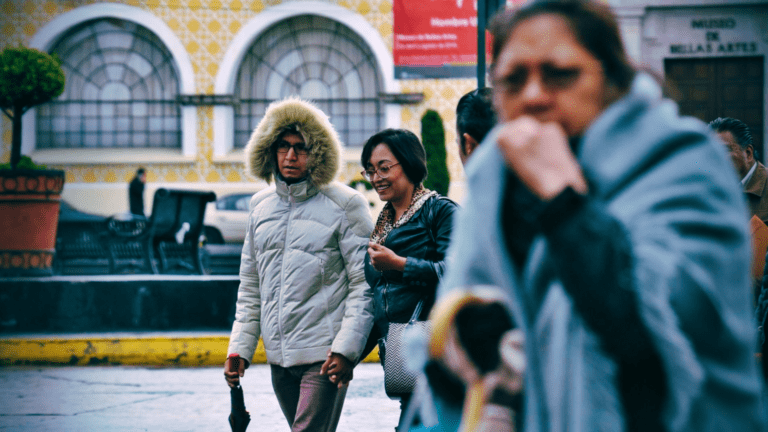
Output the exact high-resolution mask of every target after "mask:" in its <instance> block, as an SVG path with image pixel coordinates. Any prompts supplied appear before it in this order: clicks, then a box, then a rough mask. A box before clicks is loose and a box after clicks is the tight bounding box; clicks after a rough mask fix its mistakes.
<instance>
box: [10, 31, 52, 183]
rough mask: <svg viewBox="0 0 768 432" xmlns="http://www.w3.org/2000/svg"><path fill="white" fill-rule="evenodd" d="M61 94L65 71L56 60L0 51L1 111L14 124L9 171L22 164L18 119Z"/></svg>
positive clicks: (22, 49) (38, 54)
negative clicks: (29, 110) (31, 109)
mask: <svg viewBox="0 0 768 432" xmlns="http://www.w3.org/2000/svg"><path fill="white" fill-rule="evenodd" d="M62 92H64V71H63V70H62V69H61V61H60V60H59V58H58V57H56V56H51V55H49V54H47V53H44V52H42V51H39V50H36V49H34V48H26V47H23V46H19V47H8V48H5V49H4V50H3V51H2V52H0V108H2V110H3V112H4V113H5V115H7V116H8V118H10V119H11V121H12V122H13V129H12V130H13V139H12V140H11V161H10V168H11V169H14V168H16V167H17V166H18V165H19V162H20V161H21V116H22V115H23V114H24V113H25V112H26V111H27V110H28V109H30V108H32V107H34V106H37V105H40V104H43V103H45V102H48V101H50V100H51V99H53V98H55V97H57V96H59V95H60V94H61V93H62ZM30 162H31V161H30ZM33 165H34V164H33Z"/></svg>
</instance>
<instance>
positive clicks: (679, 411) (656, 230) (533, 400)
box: [438, 0, 764, 432]
mask: <svg viewBox="0 0 768 432" xmlns="http://www.w3.org/2000/svg"><path fill="white" fill-rule="evenodd" d="M492 35H493V38H494V39H493V40H494V45H493V58H494V65H493V70H492V75H493V89H494V106H495V109H496V113H497V115H498V118H499V122H500V125H499V126H497V128H496V129H495V130H494V131H492V132H491V134H490V135H489V137H488V138H486V141H488V142H487V143H486V144H484V145H482V146H480V148H479V149H478V151H477V154H476V155H473V158H472V159H471V160H470V161H469V164H468V165H467V176H468V186H469V192H468V194H467V195H468V201H467V203H466V207H465V210H463V211H461V212H460V216H458V218H459V220H458V223H457V224H456V227H457V228H456V232H455V233H454V234H455V236H454V243H453V244H452V246H451V252H450V254H451V257H452V259H451V263H452V266H451V267H450V268H449V271H448V274H447V275H446V281H445V283H444V284H443V285H441V289H440V296H439V299H440V298H442V297H444V296H446V295H447V294H448V293H449V292H452V291H455V290H457V289H461V288H460V287H467V286H472V285H476V284H480V283H482V284H494V285H498V286H501V287H502V288H504V289H505V290H506V291H507V293H508V295H509V304H510V308H511V310H512V312H513V315H514V317H515V321H516V324H517V325H518V326H519V328H520V329H522V331H523V332H524V335H525V351H526V358H527V365H526V372H525V385H524V390H523V392H524V403H523V404H522V405H523V407H524V408H523V409H524V413H521V414H522V415H523V422H522V423H523V428H524V430H526V431H624V430H629V431H651V430H653V431H697V432H699V431H720V430H740V431H753V430H762V427H763V425H764V423H763V417H762V412H761V409H760V394H761V381H760V380H759V379H758V374H757V368H756V364H755V361H754V359H753V357H752V350H753V346H754V342H753V341H754V330H753V326H752V325H751V321H750V318H751V315H750V309H751V306H750V279H749V263H750V245H749V233H748V231H747V225H746V224H745V223H744V219H745V218H744V215H745V214H746V206H745V203H744V201H743V197H742V192H741V190H740V188H739V183H738V181H737V179H736V178H735V175H734V172H733V169H732V168H731V167H730V166H729V165H728V164H729V161H728V159H727V158H726V155H725V153H724V150H723V146H722V144H719V143H718V142H717V141H716V139H715V138H714V137H713V136H711V135H710V134H708V133H707V131H706V126H705V125H704V124H703V123H701V122H700V121H698V120H695V119H692V118H682V117H680V116H678V114H677V107H676V106H675V104H674V103H672V102H670V101H667V100H663V99H662V96H661V89H660V88H659V85H658V84H657V83H656V82H655V81H654V80H653V79H652V78H651V77H649V76H648V75H646V74H644V73H637V72H636V71H635V70H634V68H633V67H632V66H631V65H630V62H629V60H628V58H627V55H626V52H625V51H624V48H623V46H622V43H621V36H620V34H619V30H618V26H617V24H616V20H615V18H614V16H613V14H612V12H611V10H610V8H609V6H607V5H606V4H604V3H601V2H597V1H578V0H571V1H565V0H561V1H552V0H546V1H532V2H530V3H528V4H526V5H524V6H522V7H520V8H519V9H517V10H510V11H506V12H504V13H502V14H501V15H500V16H498V17H497V18H496V20H495V21H494V23H493V26H492ZM439 299H438V301H439Z"/></svg>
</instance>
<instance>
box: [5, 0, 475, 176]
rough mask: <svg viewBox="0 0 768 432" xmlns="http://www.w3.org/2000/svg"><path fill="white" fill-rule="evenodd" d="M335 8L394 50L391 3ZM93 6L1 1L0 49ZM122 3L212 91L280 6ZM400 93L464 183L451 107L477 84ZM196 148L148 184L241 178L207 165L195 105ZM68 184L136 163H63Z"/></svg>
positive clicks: (230, 168)
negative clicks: (225, 62)
mask: <svg viewBox="0 0 768 432" xmlns="http://www.w3.org/2000/svg"><path fill="white" fill-rule="evenodd" d="M331 2H332V3H335V4H337V5H339V6H341V7H344V8H347V9H349V10H351V11H354V12H356V13H358V14H360V15H361V16H362V17H363V18H364V19H365V20H367V21H368V22H369V23H370V24H371V26H372V27H373V28H374V29H377V30H378V32H379V33H380V35H381V37H382V39H383V40H384V42H385V44H386V45H387V46H388V47H390V49H391V47H392V2H391V0H335V1H331ZM93 3H97V2H96V1H91V0H64V1H42V2H41V1H39V0H5V1H3V2H0V35H2V41H3V42H0V49H2V48H4V46H6V45H17V44H25V45H28V43H29V41H30V40H31V39H32V37H33V36H34V35H35V34H36V32H37V31H38V30H39V29H40V28H41V27H43V26H44V25H45V24H47V23H48V22H49V21H50V20H51V19H53V18H55V17H56V16H58V15H60V14H62V13H65V12H68V11H71V10H72V9H75V8H77V7H80V6H84V5H89V4H93ZM113 3H123V4H127V5H130V6H134V7H137V8H141V9H143V10H146V11H148V12H150V13H152V14H154V15H155V16H157V17H159V18H160V19H161V20H163V21H164V22H165V23H166V24H167V25H168V27H169V28H170V29H171V30H173V31H174V32H175V33H176V35H177V37H178V38H179V40H180V41H181V42H182V44H183V45H184V47H185V48H186V49H187V51H188V53H189V56H190V60H191V62H192V66H193V69H194V73H195V82H196V86H197V89H198V92H200V93H207V94H210V93H212V92H213V87H214V79H215V76H216V73H217V72H218V65H219V63H220V62H221V61H222V58H223V56H224V53H225V52H226V50H227V47H228V45H229V43H230V42H231V41H232V39H233V38H234V36H235V35H236V34H237V32H238V31H239V30H240V29H241V27H242V26H243V25H244V24H245V23H247V22H248V21H249V20H250V19H252V18H253V17H254V16H256V15H258V14H259V13H260V12H262V11H263V10H264V9H266V8H269V7H271V6H274V5H277V4H280V3H281V1H279V0H145V1H138V0H124V1H117V2H113ZM400 84H401V91H404V92H422V93H424V95H425V98H424V101H423V102H422V103H420V104H418V105H406V106H404V108H403V110H402V127H404V128H407V129H410V130H413V131H414V132H416V133H417V135H420V129H421V123H420V119H421V116H422V115H423V114H424V112H425V111H426V110H427V109H434V110H436V111H437V112H439V113H440V115H441V116H442V118H443V120H444V122H445V130H446V145H447V150H448V159H449V160H448V163H449V170H450V172H451V178H452V179H453V180H462V179H463V176H464V173H463V169H462V168H461V163H460V161H459V158H458V149H457V147H456V145H455V139H456V134H455V127H454V122H455V114H454V109H455V105H456V102H457V101H458V99H459V97H460V96H461V95H462V94H464V93H465V92H467V91H469V90H471V89H472V88H474V86H475V81H474V80H473V79H462V80H407V81H401V82H400ZM197 116H198V123H197V124H198V125H199V126H198V127H199V129H198V131H197V134H198V136H197V138H198V152H197V155H198V156H197V158H196V161H195V163H194V164H191V165H190V164H183V165H182V164H178V165H173V164H170V165H169V164H146V167H147V168H148V181H149V182H155V181H162V182H168V183H176V182H208V183H213V184H221V183H237V182H243V181H247V179H246V177H245V176H244V174H243V169H244V165H243V164H241V163H219V162H217V163H213V158H212V155H213V144H212V143H213V127H212V121H213V110H212V108H210V107H200V108H198V114H197ZM2 122H3V123H2V125H1V126H0V134H1V136H0V139H1V140H2V143H3V146H2V150H0V161H2V162H7V161H8V159H9V157H10V150H9V147H10V141H11V124H10V121H9V120H8V119H7V118H6V117H5V116H3V120H2ZM60 168H65V169H66V171H67V182H68V183H100V182H101V183H115V182H126V181H128V180H130V178H131V177H132V176H133V171H134V169H135V166H129V165H118V164H108V165H74V166H73V165H68V166H66V167H60ZM359 170H360V167H359V163H358V162H357V161H350V162H349V163H348V164H347V166H346V167H344V169H343V172H342V174H341V178H340V180H342V181H345V182H346V181H350V180H351V179H352V178H353V177H355V175H357V174H356V173H357V172H359Z"/></svg>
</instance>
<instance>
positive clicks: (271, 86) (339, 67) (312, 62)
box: [235, 15, 384, 148]
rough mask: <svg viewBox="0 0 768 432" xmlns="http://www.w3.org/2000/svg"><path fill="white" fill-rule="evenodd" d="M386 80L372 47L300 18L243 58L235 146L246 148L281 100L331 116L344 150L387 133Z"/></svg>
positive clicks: (343, 30) (335, 26) (339, 29)
mask: <svg viewBox="0 0 768 432" xmlns="http://www.w3.org/2000/svg"><path fill="white" fill-rule="evenodd" d="M381 92H382V79H381V76H380V73H379V71H378V68H377V64H376V60H375V58H374V56H373V53H372V52H371V50H370V48H369V47H368V46H367V45H366V44H365V42H364V41H363V40H362V38H360V37H359V36H358V35H357V34H355V33H354V32H353V31H352V30H350V29H349V28H347V27H346V26H344V25H342V24H340V23H338V22H336V21H333V20H331V19H328V18H324V17H320V16H315V15H299V16H295V17H293V18H289V19H287V20H285V21H282V22H280V23H277V24H275V25H274V26H272V27H270V28H269V29H268V30H267V31H265V32H264V34H263V35H262V36H261V37H259V39H258V40H256V42H255V43H254V44H253V46H252V47H251V49H250V50H249V51H248V52H247V53H246V55H245V57H244V58H243V62H242V64H241V67H240V70H239V72H238V77H237V81H236V87H235V95H236V96H237V98H238V99H239V101H240V103H239V104H238V105H236V108H235V147H239V148H242V147H244V146H245V145H246V144H247V143H248V140H249V138H250V136H251V132H252V131H253V129H254V128H255V127H256V126H257V125H258V123H259V121H260V120H261V118H262V117H263V116H264V112H265V111H266V108H267V106H268V105H269V104H270V103H271V102H272V101H275V100H279V99H282V98H285V97H287V96H291V95H298V96H300V97H302V98H304V99H309V100H311V101H313V102H314V103H315V104H316V105H317V106H318V107H319V108H320V109H321V110H323V112H325V113H326V114H328V116H329V117H330V119H331V123H333V125H334V127H335V128H336V131H337V132H338V134H339V138H340V139H341V140H342V142H343V143H344V145H347V146H362V145H363V144H364V143H365V141H366V140H367V139H368V137H370V136H371V135H373V134H374V133H376V132H378V131H379V130H380V129H381V126H382V124H383V123H384V121H383V116H384V114H383V112H384V109H383V103H382V102H381V100H380V99H379V97H378V95H379V93H381Z"/></svg>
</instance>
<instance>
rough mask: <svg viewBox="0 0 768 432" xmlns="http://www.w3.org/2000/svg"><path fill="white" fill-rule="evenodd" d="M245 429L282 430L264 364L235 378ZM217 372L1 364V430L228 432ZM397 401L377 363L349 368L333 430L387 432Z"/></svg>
mask: <svg viewBox="0 0 768 432" xmlns="http://www.w3.org/2000/svg"><path fill="white" fill-rule="evenodd" d="M241 381H242V386H243V388H244V390H245V405H246V408H247V409H248V410H249V411H250V413H251V423H250V425H249V426H248V430H249V431H259V432H288V431H289V428H288V425H287V423H286V421H285V418H284V417H283V414H282V412H281V411H280V407H279V406H278V404H277V400H276V399H275V396H274V392H273V391H272V385H271V381H270V374H269V366H267V365H264V364H254V365H253V366H251V368H249V369H248V370H247V371H246V373H245V376H244V377H243V378H242V380H241ZM229 409H230V399H229V387H227V385H226V383H225V382H224V377H223V370H222V367H217V366H211V367H138V366H87V367H82V366H80V367H76V366H75V367H72V366H42V367H40V366H7V367H0V431H12V432H20V431H40V432H46V431H56V432H67V431H78V432H79V431H119V432H122V431H178V432H182V431H221V432H227V431H229V430H230V428H229V423H228V422H227V417H228V416H229ZM399 413H400V411H399V402H397V401H392V400H390V399H388V398H387V396H386V394H385V393H384V374H383V371H382V368H381V366H380V365H378V364H376V363H363V364H360V365H359V366H358V367H357V368H355V377H354V379H353V380H352V382H351V384H350V388H349V391H348V392H347V398H346V400H345V403H344V409H343V412H342V416H341V421H340V422H339V427H338V429H337V430H338V431H339V432H392V431H393V430H394V427H395V424H396V423H397V419H398V416H399Z"/></svg>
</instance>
